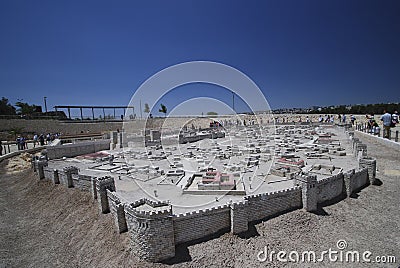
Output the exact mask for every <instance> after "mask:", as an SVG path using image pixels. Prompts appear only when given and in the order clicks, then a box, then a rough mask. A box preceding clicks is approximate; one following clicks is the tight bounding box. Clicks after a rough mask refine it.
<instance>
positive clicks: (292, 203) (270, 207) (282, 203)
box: [245, 187, 302, 222]
mask: <svg viewBox="0 0 400 268" xmlns="http://www.w3.org/2000/svg"><path fill="white" fill-rule="evenodd" d="M245 199H246V200H247V201H248V205H247V208H246V210H247V215H248V221H249V222H252V221H257V220H261V219H264V218H267V217H271V216H274V215H275V214H279V213H282V212H284V211H288V210H292V209H295V208H300V207H301V206H302V203H301V188H300V187H296V188H292V189H286V190H282V191H278V192H273V193H263V194H258V195H251V196H246V197H245Z"/></svg>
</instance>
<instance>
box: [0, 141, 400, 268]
mask: <svg viewBox="0 0 400 268" xmlns="http://www.w3.org/2000/svg"><path fill="white" fill-rule="evenodd" d="M366 139H368V140H365V142H367V144H368V152H369V155H371V156H374V157H377V158H378V172H377V178H378V179H379V181H380V182H381V185H372V186H369V187H367V188H365V189H363V190H361V191H360V192H359V193H357V194H356V195H355V196H354V197H352V198H347V199H345V200H342V201H340V202H338V203H336V204H331V205H326V206H324V207H321V208H320V209H319V211H318V213H315V214H313V213H307V212H304V211H302V210H297V211H293V212H290V213H287V214H284V215H281V216H278V217H275V218H272V219H269V220H267V221H264V222H260V223H258V224H255V225H251V226H250V231H249V232H248V233H247V234H245V235H243V236H242V237H238V236H233V235H231V234H229V233H226V234H222V235H220V236H219V237H215V238H214V239H211V240H208V241H203V242H201V241H197V243H196V244H187V245H181V246H179V247H177V257H176V258H175V259H172V260H170V261H168V262H166V263H162V264H151V263H146V262H143V261H140V260H138V259H137V258H136V257H135V256H134V255H133V254H132V253H131V252H130V250H129V237H128V234H126V233H125V234H122V235H118V234H117V233H116V232H115V229H114V225H113V219H112V217H111V216H110V215H109V214H106V215H103V214H100V213H99V212H98V209H97V206H96V204H95V203H94V201H93V200H92V199H91V196H90V194H89V193H83V192H80V191H79V190H77V189H66V188H64V187H60V186H55V185H52V184H51V183H50V182H45V181H38V180H37V178H36V177H34V175H33V173H32V171H31V170H24V171H21V172H19V173H7V161H3V162H2V163H0V172H1V173H0V174H1V178H0V267H169V266H173V267H175V266H176V267H284V266H285V267H318V266H324V267H399V263H400V262H399V261H400V250H399V249H400V235H399V230H400V213H399V203H400V202H399V201H400V181H399V180H400V176H399V175H400V152H399V151H395V150H393V149H391V148H388V147H382V146H381V145H378V144H377V143H375V142H374V140H373V138H372V137H371V138H366ZM22 166H23V165H22ZM339 239H344V240H345V241H346V242H347V245H348V246H347V248H346V249H345V250H343V252H346V251H349V250H352V251H353V250H357V251H359V252H361V253H362V252H364V251H367V250H368V251H370V252H372V255H371V257H370V258H371V259H374V258H375V256H378V255H386V256H387V255H394V256H395V257H396V261H397V262H396V263H392V264H378V263H373V264H366V263H338V262H335V263H334V262H328V261H327V259H328V257H327V256H326V257H325V260H326V261H325V262H322V263H299V264H298V263H297V264H296V263H282V262H278V261H277V260H276V255H275V257H274V261H273V262H270V261H268V260H267V261H265V262H260V261H258V260H257V254H258V253H259V252H260V251H261V250H264V248H265V247H267V248H268V250H269V252H271V251H272V250H274V251H280V250H283V251H286V252H290V251H298V252H299V253H300V254H301V253H302V252H303V251H310V250H313V251H315V252H316V253H317V256H320V254H321V252H322V251H324V250H328V249H329V248H332V250H337V245H336V243H337V241H338V240H339ZM292 256H294V255H292ZM261 257H262V255H261ZM286 257H287V256H286Z"/></svg>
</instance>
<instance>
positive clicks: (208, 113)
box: [207, 112, 218, 116]
mask: <svg viewBox="0 0 400 268" xmlns="http://www.w3.org/2000/svg"><path fill="white" fill-rule="evenodd" d="M207 115H211V116H214V115H218V113H216V112H207Z"/></svg>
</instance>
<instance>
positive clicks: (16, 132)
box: [8, 127, 24, 140]
mask: <svg viewBox="0 0 400 268" xmlns="http://www.w3.org/2000/svg"><path fill="white" fill-rule="evenodd" d="M23 130H24V128H23V127H13V128H11V129H10V130H9V131H8V133H9V134H10V135H12V136H13V138H14V140H16V139H17V135H20V134H22V132H23Z"/></svg>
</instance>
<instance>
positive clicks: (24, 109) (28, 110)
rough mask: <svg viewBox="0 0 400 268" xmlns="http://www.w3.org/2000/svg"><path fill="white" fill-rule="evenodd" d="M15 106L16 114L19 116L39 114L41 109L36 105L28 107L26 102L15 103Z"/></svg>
mask: <svg viewBox="0 0 400 268" xmlns="http://www.w3.org/2000/svg"><path fill="white" fill-rule="evenodd" d="M15 106H17V107H18V108H17V114H21V115H30V114H33V113H36V112H41V111H42V108H41V107H40V106H37V105H34V104H33V105H29V104H28V103H26V102H20V101H19V102H17V103H15Z"/></svg>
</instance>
